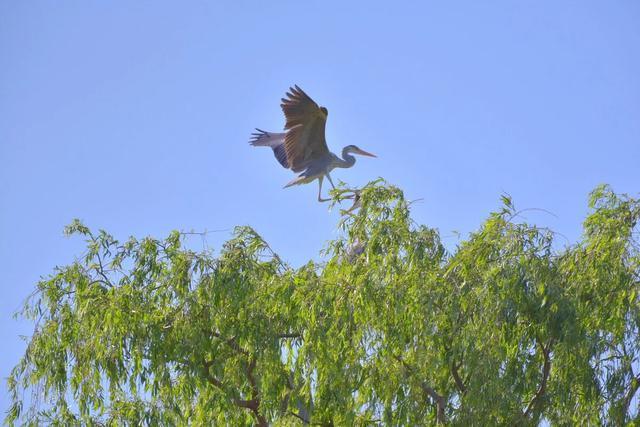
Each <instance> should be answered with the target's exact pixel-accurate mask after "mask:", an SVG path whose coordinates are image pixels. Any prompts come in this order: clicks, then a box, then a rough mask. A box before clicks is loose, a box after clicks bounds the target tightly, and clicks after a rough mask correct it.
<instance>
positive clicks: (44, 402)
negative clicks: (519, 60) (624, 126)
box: [5, 183, 640, 426]
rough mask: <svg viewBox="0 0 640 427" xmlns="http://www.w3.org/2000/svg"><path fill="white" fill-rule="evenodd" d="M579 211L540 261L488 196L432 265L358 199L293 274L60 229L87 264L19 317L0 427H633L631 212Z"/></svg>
mask: <svg viewBox="0 0 640 427" xmlns="http://www.w3.org/2000/svg"><path fill="white" fill-rule="evenodd" d="M338 193H339V192H338ZM338 193H334V195H336V196H339V194H338ZM590 208H591V211H590V213H589V215H588V217H587V218H586V220H585V222H584V233H583V238H582V239H581V241H580V242H578V243H576V244H574V245H572V246H569V247H565V248H564V249H558V246H559V245H558V244H556V243H555V238H556V236H555V235H554V233H553V232H551V231H550V230H546V229H543V228H538V227H535V226H532V225H529V224H526V223H523V222H521V221H519V218H520V216H519V214H518V212H517V211H516V209H515V208H514V206H513V204H512V202H511V200H510V199H509V198H508V197H503V206H502V208H501V209H500V210H499V211H498V212H495V213H493V214H491V215H490V216H489V218H488V219H487V220H486V221H485V222H484V224H483V225H482V226H481V228H480V229H479V230H478V231H477V232H475V233H473V234H471V235H470V236H469V238H468V239H466V240H465V241H462V242H461V243H460V244H459V245H458V246H457V247H456V248H455V250H453V251H451V252H450V251H447V250H446V249H445V247H444V246H443V244H442V243H441V241H440V237H439V234H438V232H437V230H434V229H432V228H429V227H426V226H420V225H417V224H415V223H414V222H413V221H412V220H411V217H410V209H409V203H407V201H405V199H404V197H403V194H402V192H401V191H400V190H399V189H397V188H394V187H391V186H387V185H384V184H380V183H373V184H371V185H369V186H367V187H365V188H364V190H363V191H362V207H361V209H360V210H359V211H358V213H357V214H355V215H345V217H344V218H343V220H342V222H341V228H342V230H343V232H342V233H341V236H340V237H339V238H338V239H337V240H335V241H333V242H330V244H329V245H328V247H327V249H326V253H325V258H324V259H325V261H323V262H322V263H315V262H309V263H308V264H306V265H305V266H303V267H301V268H299V269H293V268H291V267H290V266H288V265H287V264H285V263H284V262H283V261H282V260H281V259H280V258H279V257H278V256H277V255H276V254H275V253H273V251H272V250H271V249H270V247H269V246H268V245H267V243H266V242H265V241H264V240H263V239H262V238H261V237H260V236H259V235H258V234H257V233H256V232H255V231H253V230H252V229H251V228H248V227H239V228H237V229H236V230H235V234H234V237H233V239H232V240H230V241H228V242H227V243H226V244H225V245H224V247H223V248H222V250H221V252H220V255H219V256H217V257H214V256H212V254H211V253H210V252H206V251H203V252H198V251H193V250H189V249H187V248H185V242H184V240H185V236H184V235H181V234H180V233H178V232H174V233H171V234H170V235H169V237H167V238H166V239H164V240H158V239H154V238H145V239H142V240H137V239H135V238H130V239H129V240H127V241H125V242H119V241H117V240H115V239H114V238H113V237H112V236H111V235H109V234H107V233H106V232H104V231H100V232H97V233H94V232H92V231H91V230H89V229H88V228H87V227H85V226H84V225H82V224H81V223H79V222H77V221H76V222H74V223H73V224H71V225H70V226H69V227H68V228H67V233H68V234H78V235H81V236H83V237H84V238H85V239H86V241H87V251H86V253H85V254H84V255H83V256H82V257H81V259H78V260H77V261H76V262H74V263H72V264H71V265H68V266H65V267H60V268H57V269H56V270H55V271H54V272H53V274H51V275H50V276H48V277H46V278H44V279H43V280H42V281H40V282H39V283H38V285H37V290H36V292H34V294H33V295H32V297H31V298H30V299H29V300H28V301H27V303H26V305H25V308H24V310H23V312H22V314H23V315H24V316H27V317H28V318H29V319H33V321H34V322H35V330H34V333H33V336H32V337H31V338H30V341H29V342H28V346H27V349H26V352H25V355H24V357H23V358H22V359H21V360H20V362H19V363H18V364H17V366H16V367H15V368H14V370H13V372H12V374H11V376H10V378H9V380H8V386H9V390H10V392H11V394H12V396H13V405H12V406H11V407H10V408H9V410H8V412H7V417H6V419H5V421H6V422H7V423H8V424H15V423H20V424H23V423H24V424H40V423H52V424H63V425H69V424H95V425H121V424H124V425H134V424H135V425H138V424H143V425H157V424H162V425H186V424H189V425H200V424H211V423H213V424H215V425H259V426H266V425H274V426H278V425H280V426H286V425H301V424H303V423H311V424H317V425H430V424H436V423H446V424H452V425H469V424H497V425H514V424H515V425H536V424H539V423H540V422H541V421H542V420H546V421H548V422H550V423H551V424H553V425H556V424H557V425H567V424H570V425H573V424H611V425H621V424H624V423H630V424H633V423H638V422H639V421H640V418H639V415H638V412H639V411H638V409H639V408H638V400H639V397H638V395H639V394H640V393H637V391H638V388H639V387H640V367H639V366H638V365H639V363H638V360H639V356H640V340H639V328H640V308H639V295H640V253H639V251H638V249H639V246H638V240H637V237H638V230H637V227H636V224H637V222H638V217H639V216H640V203H639V202H638V200H636V199H633V198H630V197H628V196H626V195H617V194H615V193H613V192H612V190H611V189H610V188H608V187H606V186H602V187H599V188H597V189H596V190H594V191H593V193H592V194H591V199H590ZM27 390H31V391H32V393H31V396H32V397H24V396H25V391H27ZM27 396H28V394H27Z"/></svg>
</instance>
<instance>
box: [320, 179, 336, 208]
mask: <svg viewBox="0 0 640 427" xmlns="http://www.w3.org/2000/svg"><path fill="white" fill-rule="evenodd" d="M323 179H324V177H323V176H321V177H320V178H318V201H319V202H328V201H329V200H331V199H323V198H322V180H323ZM329 182H331V180H329ZM331 184H332V185H333V183H331Z"/></svg>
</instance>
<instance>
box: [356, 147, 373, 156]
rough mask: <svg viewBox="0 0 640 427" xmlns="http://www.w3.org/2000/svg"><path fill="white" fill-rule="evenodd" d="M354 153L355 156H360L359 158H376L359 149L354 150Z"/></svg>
mask: <svg viewBox="0 0 640 427" xmlns="http://www.w3.org/2000/svg"><path fill="white" fill-rule="evenodd" d="M354 153H355V154H360V155H361V156H367V157H378V156H376V155H375V154H371V153H368V152H366V151H364V150H361V149H359V148H358V149H357V150H355V151H354Z"/></svg>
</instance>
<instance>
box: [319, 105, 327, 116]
mask: <svg viewBox="0 0 640 427" xmlns="http://www.w3.org/2000/svg"><path fill="white" fill-rule="evenodd" d="M320 111H322V112H323V113H324V116H325V117H327V116H328V115H329V110H327V109H326V108H325V107H320Z"/></svg>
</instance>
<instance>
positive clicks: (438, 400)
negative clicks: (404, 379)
mask: <svg viewBox="0 0 640 427" xmlns="http://www.w3.org/2000/svg"><path fill="white" fill-rule="evenodd" d="M394 358H395V359H396V360H397V361H398V362H400V363H401V364H402V366H403V367H404V368H405V369H406V370H407V372H408V373H415V369H414V368H413V367H412V366H411V365H409V364H408V363H407V362H405V361H404V359H402V357H400V356H394ZM420 388H421V389H422V392H423V393H424V394H425V395H427V396H429V397H430V398H431V399H432V400H433V401H434V402H435V404H436V423H438V424H445V423H446V422H447V418H446V413H445V409H446V407H447V399H445V397H444V396H442V395H441V394H439V393H438V392H436V391H435V390H434V389H433V388H432V387H430V386H429V384H427V383H426V382H425V381H420Z"/></svg>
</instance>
